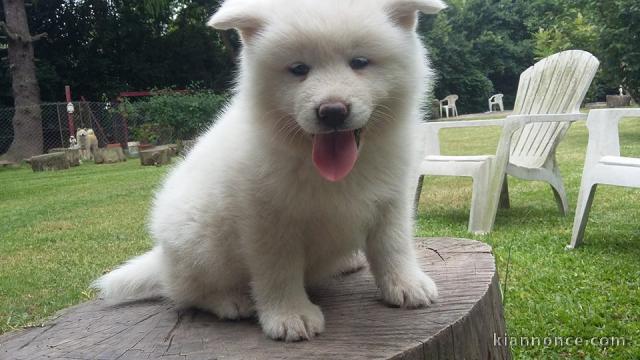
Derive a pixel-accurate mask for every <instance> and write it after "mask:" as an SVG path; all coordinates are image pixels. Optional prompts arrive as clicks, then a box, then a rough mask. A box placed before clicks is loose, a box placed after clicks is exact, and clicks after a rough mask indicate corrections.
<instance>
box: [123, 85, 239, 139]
mask: <svg viewBox="0 0 640 360" xmlns="http://www.w3.org/2000/svg"><path fill="white" fill-rule="evenodd" d="M226 102H227V97H226V96H225V95H220V94H216V93H214V92H212V91H195V92H187V93H181V92H171V91H169V92H167V91H165V92H159V93H157V94H156V95H154V96H151V97H150V98H148V99H146V100H141V101H136V102H129V101H124V102H123V103H121V104H120V105H119V106H118V108H117V109H116V111H118V112H120V113H121V114H123V115H124V116H126V117H127V119H128V122H129V126H130V127H131V132H132V135H133V136H134V137H135V138H136V139H137V140H139V141H142V142H145V143H151V144H155V143H169V142H175V141H176V140H178V139H181V140H189V139H194V138H196V137H197V136H198V135H199V134H200V133H201V132H202V131H204V130H205V129H206V128H207V127H209V126H210V125H211V124H212V123H213V122H214V120H215V116H216V114H217V113H218V112H219V111H220V110H221V109H222V108H223V107H224V106H225V104H226Z"/></svg>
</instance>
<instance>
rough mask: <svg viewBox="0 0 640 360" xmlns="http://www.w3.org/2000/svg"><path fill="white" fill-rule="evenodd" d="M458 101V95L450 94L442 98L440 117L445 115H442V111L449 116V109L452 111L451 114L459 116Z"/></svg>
mask: <svg viewBox="0 0 640 360" xmlns="http://www.w3.org/2000/svg"><path fill="white" fill-rule="evenodd" d="M456 101H458V95H449V96H447V97H445V98H444V99H442V100H440V101H439V102H440V117H444V116H443V115H442V111H444V112H445V114H447V118H448V117H449V111H451V116H453V117H456V116H458V108H457V107H456Z"/></svg>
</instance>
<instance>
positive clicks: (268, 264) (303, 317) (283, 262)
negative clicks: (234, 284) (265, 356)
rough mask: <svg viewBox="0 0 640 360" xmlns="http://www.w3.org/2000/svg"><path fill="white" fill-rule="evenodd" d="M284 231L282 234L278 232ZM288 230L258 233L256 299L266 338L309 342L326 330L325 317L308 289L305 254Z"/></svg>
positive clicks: (252, 261) (255, 244)
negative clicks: (308, 294) (312, 300)
mask: <svg viewBox="0 0 640 360" xmlns="http://www.w3.org/2000/svg"><path fill="white" fill-rule="evenodd" d="M277 228H279V229H280V231H278V229H277ZM286 232H287V229H285V227H284V226H283V227H278V226H271V231H262V232H255V235H256V236H260V238H254V239H253V240H254V241H251V242H250V243H249V244H250V252H251V258H250V259H249V267H250V271H251V278H252V286H253V289H252V290H253V295H254V299H255V301H256V307H257V309H258V315H259V318H260V324H261V325H262V329H263V331H264V332H265V334H266V335H267V336H269V337H271V338H273V339H277V340H285V341H299V340H308V339H310V338H312V337H313V336H314V335H316V334H319V333H321V332H322V331H323V330H324V316H323V315H322V311H320V308H319V307H318V306H317V305H314V304H313V303H311V301H310V300H309V298H308V296H307V293H306V291H305V288H304V250H303V248H302V244H301V241H300V240H299V238H296V237H295V236H292V234H291V233H286Z"/></svg>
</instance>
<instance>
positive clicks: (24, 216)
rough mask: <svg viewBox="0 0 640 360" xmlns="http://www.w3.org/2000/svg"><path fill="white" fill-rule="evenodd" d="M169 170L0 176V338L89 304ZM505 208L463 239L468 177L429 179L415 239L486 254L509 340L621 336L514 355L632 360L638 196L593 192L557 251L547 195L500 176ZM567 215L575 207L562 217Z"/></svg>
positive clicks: (103, 168)
mask: <svg viewBox="0 0 640 360" xmlns="http://www.w3.org/2000/svg"><path fill="white" fill-rule="evenodd" d="M498 134H499V130H498V129H492V128H489V129H472V130H468V129H455V130H446V131H445V132H444V133H443V139H444V142H443V144H444V148H445V152H446V153H447V154H474V153H481V152H485V153H491V152H492V151H493V150H494V148H495V144H496V143H497V139H498ZM621 136H622V140H621V142H622V146H623V155H628V156H640V121H631V120H625V121H623V122H622V125H621ZM586 141H587V131H586V127H585V125H584V123H578V124H576V125H574V126H573V127H572V128H571V130H570V131H569V133H568V135H567V137H566V139H565V141H564V142H563V143H562V145H561V146H560V148H559V150H558V161H559V163H560V164H561V165H560V166H561V170H562V173H563V176H564V180H565V184H566V187H567V191H568V193H569V201H570V204H571V206H575V202H576V195H577V191H578V187H579V185H580V176H581V173H582V163H583V160H584V152H585V147H586ZM166 171H167V168H156V167H141V166H139V163H138V162H137V161H129V162H127V163H123V164H116V165H92V164H84V165H82V166H80V167H78V168H74V169H71V170H66V171H63V172H55V173H32V172H31V170H30V169H28V168H21V169H0V219H2V220H1V222H0V333H2V332H6V331H10V330H12V329H15V328H19V327H22V326H26V325H37V324H39V323H41V322H42V321H43V320H44V319H45V318H46V317H47V316H49V315H52V314H53V313H54V312H55V311H57V310H59V309H62V308H64V307H68V306H70V305H73V304H77V303H79V302H82V301H85V300H88V299H91V298H92V297H93V296H94V294H93V293H92V292H91V291H90V290H89V289H88V285H89V283H90V282H91V280H92V279H94V278H96V277H97V276H98V275H100V274H102V273H103V272H104V271H105V270H107V269H110V268H112V267H114V266H115V265H117V264H119V263H120V262H122V261H123V260H125V259H127V258H129V257H131V256H132V255H135V254H139V253H141V252H143V251H145V250H146V249H148V248H149V247H150V246H151V240H150V239H149V237H148V235H147V233H146V232H145V219H146V215H147V211H148V209H149V204H150V200H151V196H152V193H153V189H154V188H156V186H157V185H158V183H159V181H160V180H161V179H162V177H163V175H164V174H165V173H166ZM509 184H510V190H511V205H512V208H511V209H509V210H500V211H499V213H498V216H497V219H496V226H495V229H494V232H493V233H492V234H490V235H488V236H472V235H470V234H468V233H467V232H466V228H467V219H468V212H469V203H470V198H471V181H470V180H468V179H465V178H427V179H426V181H425V187H424V191H423V196H422V201H421V204H420V208H419V216H418V221H417V224H416V232H417V235H419V236H455V237H473V238H476V239H478V240H481V241H484V242H487V243H489V244H491V245H492V246H493V249H494V252H495V255H496V258H497V261H498V269H499V271H500V275H501V282H502V289H503V291H504V296H505V299H504V302H505V310H506V318H507V326H508V330H509V335H510V336H511V337H520V336H523V337H539V338H544V337H556V336H564V337H583V338H585V339H590V338H592V337H598V338H600V337H623V338H625V342H626V343H625V344H624V345H621V346H613V347H601V346H592V345H583V346H575V345H573V346H518V347H514V348H513V352H514V355H515V358H517V359H523V358H524V359H526V358H532V359H539V358H544V359H553V358H561V359H565V358H566V359H574V358H584V359H600V358H611V359H634V358H635V359H637V358H638V356H639V354H640V294H639V289H640V260H639V259H640V225H639V219H640V190H633V189H624V188H614V187H606V186H601V187H600V188H599V190H598V193H597V195H596V200H595V202H594V207H593V210H592V212H591V217H590V221H589V225H588V227H587V232H586V237H585V244H584V246H583V247H581V248H579V249H577V250H574V251H566V250H564V247H565V245H566V244H567V243H568V241H569V238H570V236H571V226H572V221H573V213H571V214H570V215H569V216H568V217H566V218H563V217H561V216H560V215H559V214H558V211H557V209H556V205H555V202H554V200H553V195H552V193H551V190H550V189H549V187H548V186H547V185H545V184H542V183H537V182H525V181H519V180H517V179H513V178H510V179H509ZM572 211H573V209H572Z"/></svg>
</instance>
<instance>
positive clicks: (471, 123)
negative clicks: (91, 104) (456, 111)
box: [422, 119, 504, 131]
mask: <svg viewBox="0 0 640 360" xmlns="http://www.w3.org/2000/svg"><path fill="white" fill-rule="evenodd" d="M502 125H504V119H487V120H463V121H431V122H427V123H423V124H422V126H425V127H428V128H430V129H433V130H436V131H440V129H447V128H465V127H479V126H502Z"/></svg>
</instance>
